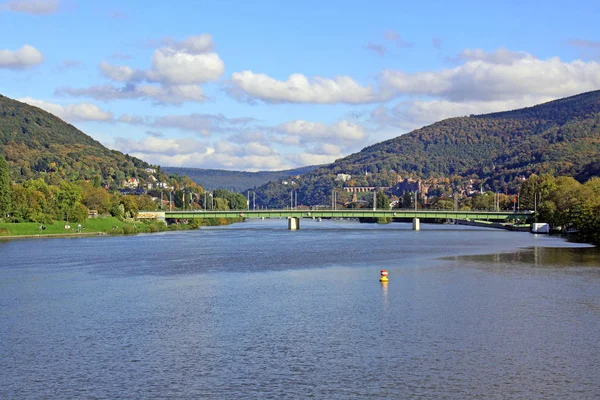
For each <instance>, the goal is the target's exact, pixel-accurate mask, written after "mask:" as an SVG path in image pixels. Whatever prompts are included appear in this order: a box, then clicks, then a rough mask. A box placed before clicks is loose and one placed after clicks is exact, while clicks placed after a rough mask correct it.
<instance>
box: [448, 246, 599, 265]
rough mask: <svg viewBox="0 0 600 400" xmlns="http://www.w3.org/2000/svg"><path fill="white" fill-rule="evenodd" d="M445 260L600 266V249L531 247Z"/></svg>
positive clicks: (503, 263) (504, 263)
mask: <svg viewBox="0 0 600 400" xmlns="http://www.w3.org/2000/svg"><path fill="white" fill-rule="evenodd" d="M441 259H443V260H453V261H459V262H460V261H462V262H469V263H486V264H502V265H506V264H508V265H511V264H521V265H529V266H534V267H544V268H548V267H561V268H570V267H600V249H598V248H596V247H577V248H565V247H530V248H524V249H514V250H512V251H510V252H501V253H493V254H477V255H461V256H455V257H442V258H441Z"/></svg>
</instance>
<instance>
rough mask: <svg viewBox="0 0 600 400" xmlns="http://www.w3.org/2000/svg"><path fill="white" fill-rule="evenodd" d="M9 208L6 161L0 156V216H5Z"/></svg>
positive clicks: (9, 188) (9, 190)
mask: <svg viewBox="0 0 600 400" xmlns="http://www.w3.org/2000/svg"><path fill="white" fill-rule="evenodd" d="M10 208H11V186H10V175H9V170H8V162H6V159H5V158H4V156H0V218H4V217H6V215H7V214H8V213H9V212H10Z"/></svg>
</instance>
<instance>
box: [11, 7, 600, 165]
mask: <svg viewBox="0 0 600 400" xmlns="http://www.w3.org/2000/svg"><path fill="white" fill-rule="evenodd" d="M598 15H600V2H597V1H593V0H580V1H578V2H573V1H568V2H567V1H552V0H550V1H544V2H541V1H528V0H520V1H514V0H505V1H491V2H482V1H427V0H423V1H401V0H395V1H393V0H388V1H379V0H370V1H352V0H344V1H342V0H329V1H327V0H321V1H312V0H306V1H295V2H294V1H285V0H280V1H270V0H254V1H232V0H229V1H228V0H222V1H201V0H196V1H193V0H178V1H170V2H167V1H159V0H155V1H151V0H144V1H142V0H120V1H117V0H103V1H95V0H8V1H5V0H0V94H2V95H4V96H7V97H10V98H13V99H16V100H19V101H22V102H26V103H28V104H31V105H34V106H37V107H40V108H42V109H44V110H46V111H49V112H51V113H53V114H55V115H57V116H58V117H60V118H62V119H64V120H65V121H68V122H69V123H71V124H73V125H74V126H76V127H77V128H79V129H81V130H82V131H83V132H85V133H87V134H88V135H90V136H92V137H93V138H94V139H96V140H98V141H100V142H101V143H102V144H104V145H105V146H107V147H109V148H112V149H116V150H119V151H122V152H124V153H127V154H130V155H133V156H136V157H139V158H141V159H143V160H145V161H147V162H149V163H151V164H159V165H162V166H181V167H197V168H219V169H227V170H245V171H258V170H281V169H288V168H295V167H299V166H306V165H316V164H324V163H330V162H333V161H334V160H336V159H339V158H341V157H344V156H346V155H348V154H351V153H355V152H357V151H360V150H361V149H362V148H364V147H366V146H368V145H371V144H374V143H378V142H381V141H383V140H387V139H391V138H394V137H397V136H399V135H402V134H404V133H407V132H409V131H411V130H413V129H416V128H419V127H422V126H424V125H428V124H431V123H433V122H436V121H438V120H441V119H444V118H450V117H458V116H464V115H470V114H482V113H489V112H495V111H504V110H510V109H516V108H521V107H526V106H531V105H534V104H539V103H542V102H546V101H550V100H553V99H556V98H560V97H565V96H570V95H574V94H578V93H582V92H586V91H590V90H598V89H600V29H598Z"/></svg>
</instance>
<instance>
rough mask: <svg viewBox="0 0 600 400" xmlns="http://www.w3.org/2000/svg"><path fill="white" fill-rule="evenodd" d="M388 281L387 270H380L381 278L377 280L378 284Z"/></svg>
mask: <svg viewBox="0 0 600 400" xmlns="http://www.w3.org/2000/svg"><path fill="white" fill-rule="evenodd" d="M387 281H389V279H388V270H387V269H382V270H381V277H380V278H379V282H387Z"/></svg>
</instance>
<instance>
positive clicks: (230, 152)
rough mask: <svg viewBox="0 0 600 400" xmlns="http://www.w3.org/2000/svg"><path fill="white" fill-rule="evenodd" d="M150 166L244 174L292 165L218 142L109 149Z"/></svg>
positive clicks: (267, 152)
mask: <svg viewBox="0 0 600 400" xmlns="http://www.w3.org/2000/svg"><path fill="white" fill-rule="evenodd" d="M111 147H113V148H116V149H117V150H119V151H122V152H125V153H128V154H130V155H132V156H135V157H139V158H141V159H143V160H146V161H147V162H150V163H152V164H160V165H165V166H185V167H202V168H224V169H235V170H246V171H259V170H280V169H286V168H291V167H293V166H294V165H292V164H289V163H284V159H283V158H282V156H281V155H280V154H279V153H277V152H276V151H275V150H273V149H270V148H267V147H266V146H264V145H261V144H258V143H256V144H252V145H250V146H248V145H246V146H240V145H237V144H234V143H230V142H225V141H220V142H217V143H216V144H215V145H214V146H212V147H211V146H209V145H208V144H206V143H203V142H200V141H198V140H197V139H195V138H184V139H167V138H162V137H157V136H148V137H145V138H143V139H140V140H132V139H127V138H116V139H115V141H114V144H113V145H112V146H111Z"/></svg>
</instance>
